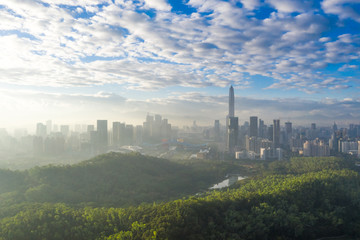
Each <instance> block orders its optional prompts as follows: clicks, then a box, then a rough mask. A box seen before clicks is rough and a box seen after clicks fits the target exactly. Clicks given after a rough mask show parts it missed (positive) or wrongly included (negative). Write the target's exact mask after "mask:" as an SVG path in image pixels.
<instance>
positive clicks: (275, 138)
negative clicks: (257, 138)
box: [273, 119, 280, 148]
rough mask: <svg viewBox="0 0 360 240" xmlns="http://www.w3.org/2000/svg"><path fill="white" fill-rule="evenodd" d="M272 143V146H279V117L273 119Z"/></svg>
mask: <svg viewBox="0 0 360 240" xmlns="http://www.w3.org/2000/svg"><path fill="white" fill-rule="evenodd" d="M273 144H274V148H279V147H280V120H279V119H274V126H273Z"/></svg>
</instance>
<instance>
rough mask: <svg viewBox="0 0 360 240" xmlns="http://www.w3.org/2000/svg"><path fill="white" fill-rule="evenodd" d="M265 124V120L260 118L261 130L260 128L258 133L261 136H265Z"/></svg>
mask: <svg viewBox="0 0 360 240" xmlns="http://www.w3.org/2000/svg"><path fill="white" fill-rule="evenodd" d="M264 128H265V125H264V121H263V120H261V119H259V130H258V135H259V137H261V138H264V137H265V129H264Z"/></svg>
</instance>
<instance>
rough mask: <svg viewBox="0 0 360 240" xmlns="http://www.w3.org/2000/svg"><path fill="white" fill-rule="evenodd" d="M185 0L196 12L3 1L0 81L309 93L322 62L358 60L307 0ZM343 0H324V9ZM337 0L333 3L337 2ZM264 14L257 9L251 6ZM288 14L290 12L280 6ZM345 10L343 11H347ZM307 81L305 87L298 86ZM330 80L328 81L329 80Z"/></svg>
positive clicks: (355, 50)
mask: <svg viewBox="0 0 360 240" xmlns="http://www.w3.org/2000/svg"><path fill="white" fill-rule="evenodd" d="M241 3H242V5H243V7H239V6H241V4H236V1H229V2H226V1H220V0H207V1H203V0H190V1H188V2H187V3H186V4H188V5H189V6H190V7H192V8H195V9H196V10H197V11H196V12H194V13H192V14H189V15H186V14H179V13H174V12H171V11H170V10H171V5H170V4H169V3H168V2H167V1H165V0H164V1H150V0H147V1H136V2H133V1H122V0H118V1H107V0H91V1H74V0H70V1H65V0H61V1H55V0H44V1H42V4H41V3H40V2H38V1H31V0H26V1H20V0H14V1H7V2H6V3H4V4H3V6H4V7H3V8H1V9H0V18H1V21H0V29H1V30H2V31H4V32H2V34H0V43H1V45H0V49H1V52H2V53H3V54H5V55H6V56H7V58H6V59H5V58H3V59H0V61H1V64H0V70H1V72H2V74H1V76H0V81H1V82H6V83H8V84H11V83H16V84H23V85H37V86H53V87H54V86H56V87H62V86H67V87H69V86H101V85H104V84H118V85H119V86H124V87H125V88H128V89H140V90H154V91H156V90H157V89H160V88H167V87H171V86H184V87H193V88H203V87H208V86H217V87H225V86H228V85H229V84H235V85H238V86H243V87H245V88H247V87H251V86H252V78H251V77H250V78H248V79H244V78H243V76H244V75H250V76H253V75H261V76H266V77H268V78H271V79H273V83H272V84H270V87H271V88H274V87H277V88H297V89H299V90H300V91H305V92H314V90H313V89H315V90H321V89H334V88H336V89H340V88H346V87H348V86H349V84H348V83H347V82H346V81H340V80H339V81H337V83H336V84H324V83H323V81H325V80H327V76H325V75H322V74H318V73H317V72H318V71H319V69H320V70H321V69H324V68H325V67H326V66H327V65H328V64H332V63H342V64H350V65H351V64H352V65H354V63H350V62H351V61H358V59H359V52H360V50H359V36H358V35H355V34H353V33H345V34H342V35H340V36H332V37H331V38H330V37H327V36H324V33H326V32H327V31H329V28H331V26H330V24H332V23H331V21H329V20H328V16H326V15H324V14H322V13H320V12H319V11H317V9H316V6H314V2H313V1H297V0H288V1H285V0H281V1H272V0H268V1H265V2H262V1H247V0H246V1H245V0H242V1H241ZM340 3H344V4H345V5H346V4H348V3H353V2H351V1H334V0H331V1H330V0H326V1H324V2H323V4H322V8H323V9H324V11H325V12H327V13H329V14H330V13H331V14H333V12H334V11H335V10H334V9H336V8H337V7H339V6H340V5H341V4H340ZM345 5H341V7H342V8H346V6H345ZM268 6H272V7H273V8H275V10H276V11H275V10H274V9H268V10H269V16H264V17H260V18H259V17H257V16H256V11H257V9H258V8H260V7H268ZM292 12H296V14H289V13H292ZM349 16H350V15H349ZM306 86H308V87H306ZM335 86H337V87H335Z"/></svg>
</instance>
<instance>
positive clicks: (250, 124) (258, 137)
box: [213, 86, 360, 160]
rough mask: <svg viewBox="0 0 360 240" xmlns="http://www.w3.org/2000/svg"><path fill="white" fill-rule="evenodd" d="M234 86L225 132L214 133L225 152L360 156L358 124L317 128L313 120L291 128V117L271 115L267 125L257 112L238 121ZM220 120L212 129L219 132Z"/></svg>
mask: <svg viewBox="0 0 360 240" xmlns="http://www.w3.org/2000/svg"><path fill="white" fill-rule="evenodd" d="M234 104H235V97H234V89H233V87H232V86H231V87H230V90H229V113H228V115H227V116H226V126H225V128H226V129H225V134H221V133H220V134H216V135H215V136H216V137H215V138H214V140H215V141H216V142H221V141H224V140H223V139H222V138H221V137H219V136H222V135H225V141H224V142H225V143H226V144H225V146H226V150H227V152H228V153H230V154H232V155H234V156H235V157H236V158H238V159H239V158H247V159H261V160H268V159H282V158H283V156H284V153H285V152H293V153H297V154H299V155H303V156H308V157H317V156H318V157H321V156H330V155H332V154H336V153H338V152H341V153H347V154H353V155H357V156H360V147H359V145H360V141H359V140H360V125H355V124H350V125H349V128H342V129H338V128H337V125H336V124H335V123H334V125H333V126H332V127H321V128H317V126H316V123H312V124H311V125H310V126H309V127H298V128H296V129H295V128H293V125H292V123H291V122H290V121H287V122H285V124H284V125H281V123H280V119H274V120H273V122H272V124H270V125H266V124H265V123H264V121H263V120H262V119H259V118H258V117H257V116H250V119H249V121H246V122H245V123H244V124H243V125H239V122H238V117H235V114H234V109H235V107H234ZM219 129H221V127H219V120H215V123H214V127H213V132H217V133H219V132H220V130H219Z"/></svg>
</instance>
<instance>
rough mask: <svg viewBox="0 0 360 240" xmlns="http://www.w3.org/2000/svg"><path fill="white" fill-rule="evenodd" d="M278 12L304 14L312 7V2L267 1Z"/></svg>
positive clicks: (306, 0)
mask: <svg viewBox="0 0 360 240" xmlns="http://www.w3.org/2000/svg"><path fill="white" fill-rule="evenodd" d="M267 2H268V3H269V4H270V5H272V6H274V7H275V9H276V10H277V11H279V12H285V13H292V12H305V11H307V10H309V9H310V8H311V7H312V4H313V1H311V0H310V1H309V0H305V1H304V0H267Z"/></svg>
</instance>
